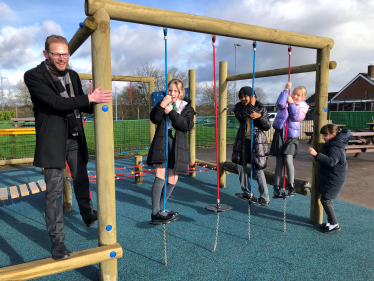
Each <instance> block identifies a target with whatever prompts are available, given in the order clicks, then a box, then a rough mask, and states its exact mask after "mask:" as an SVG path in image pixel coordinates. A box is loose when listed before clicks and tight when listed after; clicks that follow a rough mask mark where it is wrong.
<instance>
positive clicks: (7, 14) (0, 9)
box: [0, 2, 19, 25]
mask: <svg viewBox="0 0 374 281" xmlns="http://www.w3.org/2000/svg"><path fill="white" fill-rule="evenodd" d="M18 21H19V18H18V17H17V15H16V14H15V13H14V12H13V11H12V9H11V8H9V6H8V5H7V4H5V3H4V2H0V24H1V25H3V24H10V23H15V22H18Z"/></svg>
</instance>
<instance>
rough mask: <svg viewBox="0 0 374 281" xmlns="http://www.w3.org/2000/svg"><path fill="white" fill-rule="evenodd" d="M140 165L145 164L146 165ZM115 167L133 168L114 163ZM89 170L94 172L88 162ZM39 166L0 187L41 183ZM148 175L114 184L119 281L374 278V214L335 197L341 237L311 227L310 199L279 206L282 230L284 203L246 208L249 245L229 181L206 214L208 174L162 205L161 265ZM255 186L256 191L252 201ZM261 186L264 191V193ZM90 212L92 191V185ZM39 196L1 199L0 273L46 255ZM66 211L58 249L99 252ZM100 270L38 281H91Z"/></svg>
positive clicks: (8, 177) (211, 183) (6, 178)
mask: <svg viewBox="0 0 374 281" xmlns="http://www.w3.org/2000/svg"><path fill="white" fill-rule="evenodd" d="M144 160H145V158H144ZM115 164H116V168H119V167H129V166H133V165H134V160H133V158H132V159H120V160H116V162H115ZM88 168H89V170H95V165H94V162H90V163H89V166H88ZM42 178H43V175H41V173H40V169H39V168H21V169H16V170H2V171H0V187H9V186H11V185H20V184H23V183H29V182H32V181H37V180H39V179H42ZM153 179H154V174H150V175H146V176H144V178H143V184H142V185H135V184H134V178H128V179H123V180H119V181H116V210H117V236H118V242H119V243H120V244H121V245H122V247H123V257H122V258H120V259H118V272H119V273H118V275H119V280H213V279H216V280H255V279H258V280H276V279H278V280H374V269H373V268H374V266H373V256H374V243H373V241H374V239H373V238H374V223H373V218H374V209H371V208H368V207H364V206H359V205H356V204H352V203H349V202H345V201H341V200H334V206H335V210H336V214H337V218H338V221H339V224H340V226H341V229H342V230H341V231H340V232H336V233H332V234H323V233H321V232H320V231H319V230H318V228H317V227H316V226H314V225H312V224H311V223H310V222H309V209H310V195H309V196H302V195H297V196H296V197H292V198H289V199H287V201H286V203H287V205H286V207H287V208H286V211H287V212H286V214H287V216H286V218H287V220H286V222H287V224H286V232H285V233H284V232H283V229H284V224H283V204H284V201H283V199H272V200H271V202H270V205H269V207H268V208H265V207H259V206H255V205H251V208H250V214H251V215H250V225H251V227H250V240H248V204H247V203H246V202H245V201H243V200H240V199H238V198H237V197H236V196H235V195H234V194H235V193H236V192H240V186H239V180H238V178H237V175H235V174H229V175H227V188H225V189H220V195H221V203H222V204H227V205H230V206H232V207H233V210H231V211H229V212H224V213H220V215H219V232H218V244H217V248H216V250H215V252H214V253H212V252H211V251H212V249H213V246H214V243H215V237H216V226H217V214H216V213H212V212H209V211H207V210H206V209H205V206H206V205H208V204H215V203H216V202H217V200H216V173H215V171H208V172H201V173H197V174H196V178H190V177H188V176H182V177H180V180H179V182H178V184H177V186H176V188H175V189H174V192H173V194H172V196H171V198H170V199H169V201H168V203H167V208H168V209H171V210H174V211H178V212H179V214H180V219H179V220H178V221H176V222H173V223H171V224H168V225H166V243H167V262H168V265H167V267H165V265H164V262H165V259H164V237H163V227H162V226H161V225H160V226H153V225H150V224H149V223H148V221H149V220H150V215H151V197H150V194H151V185H152V183H153ZM256 184H257V183H256V182H255V184H254V188H253V190H254V194H255V196H258V190H257V185H256ZM271 188H272V187H271V186H269V190H271ZM91 190H92V197H93V202H94V205H95V207H96V202H97V200H96V184H95V183H92V184H91ZM44 196H45V194H44V192H40V193H38V194H34V195H29V196H26V197H21V198H20V199H14V200H11V199H9V200H6V201H0V245H1V248H0V267H4V266H9V265H16V264H19V263H24V262H29V261H34V260H39V259H44V258H49V257H50V256H51V255H50V247H51V244H50V241H49V238H48V235H47V231H46V228H45V222H44ZM73 203H74V205H73V208H74V210H73V211H72V212H69V213H65V216H64V218H65V229H64V231H65V233H66V239H65V244H66V246H67V248H68V249H69V250H70V251H81V250H84V249H89V248H93V247H97V245H98V242H97V241H98V240H97V224H95V225H94V226H93V227H91V228H87V227H86V226H85V225H84V223H83V221H82V220H81V217H80V215H79V212H78V211H77V210H78V207H77V204H76V201H75V199H73ZM98 271H99V269H98V264H96V265H92V266H88V267H85V268H80V269H77V270H72V271H68V272H64V273H60V274H57V275H52V276H46V277H44V278H39V279H37V280H64V281H67V280H98V276H99V275H98Z"/></svg>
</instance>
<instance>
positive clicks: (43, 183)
mask: <svg viewBox="0 0 374 281" xmlns="http://www.w3.org/2000/svg"><path fill="white" fill-rule="evenodd" d="M37 183H38V185H39V187H40V189H41V190H42V191H45V190H46V189H47V185H46V184H45V181H44V180H38V181H37Z"/></svg>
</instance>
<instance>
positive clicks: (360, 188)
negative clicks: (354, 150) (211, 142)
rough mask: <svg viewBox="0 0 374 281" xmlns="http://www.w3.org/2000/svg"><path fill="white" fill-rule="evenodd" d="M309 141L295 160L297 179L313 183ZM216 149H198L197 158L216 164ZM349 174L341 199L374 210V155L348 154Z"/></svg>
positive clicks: (229, 150)
mask: <svg viewBox="0 0 374 281" xmlns="http://www.w3.org/2000/svg"><path fill="white" fill-rule="evenodd" d="M310 146H311V145H310V144H308V141H307V140H302V141H300V147H299V152H298V154H297V156H296V158H294V166H295V177H296V178H299V179H304V180H307V181H310V182H311V181H312V156H311V155H310V154H309V153H308V147H310ZM226 151H227V154H226V155H227V156H226V159H227V160H228V161H231V155H232V145H228V146H227V149H226ZM215 153H216V152H215V148H209V149H197V150H196V158H197V159H200V160H204V161H208V162H212V163H216V156H215V155H216V154H215ZM347 161H348V174H347V181H346V183H345V186H344V188H343V190H342V192H341V194H340V197H339V199H340V200H344V201H347V202H350V203H354V204H357V205H361V206H366V207H369V208H372V209H374V153H361V155H360V157H359V158H356V157H354V154H347ZM266 169H267V170H269V171H274V170H275V157H273V156H270V157H269V158H268V167H267V168H266Z"/></svg>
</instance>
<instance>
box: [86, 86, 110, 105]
mask: <svg viewBox="0 0 374 281" xmlns="http://www.w3.org/2000/svg"><path fill="white" fill-rule="evenodd" d="M102 87H103V84H100V86H99V87H97V88H96V89H95V90H94V91H93V93H92V94H91V95H88V101H89V102H90V103H91V102H95V103H108V102H110V101H111V100H112V91H110V90H106V91H100V89H101V88H102Z"/></svg>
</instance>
